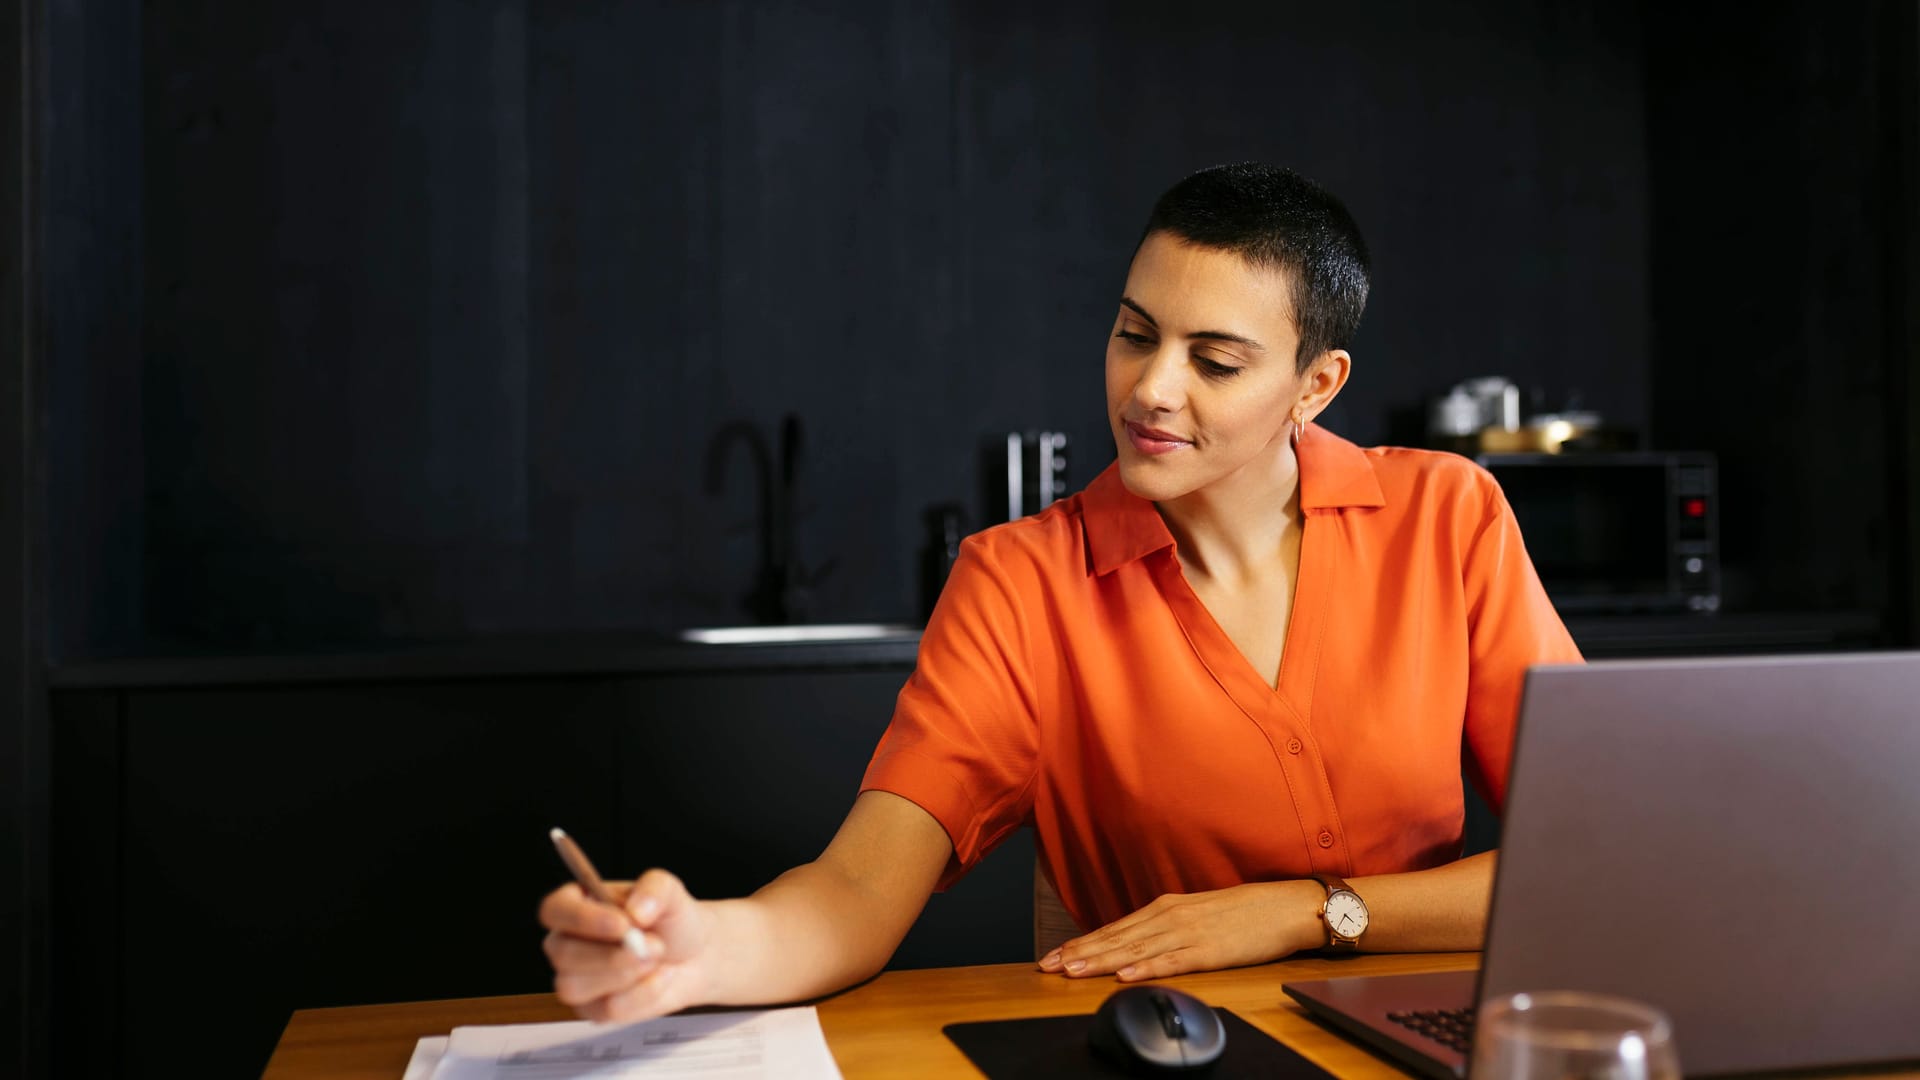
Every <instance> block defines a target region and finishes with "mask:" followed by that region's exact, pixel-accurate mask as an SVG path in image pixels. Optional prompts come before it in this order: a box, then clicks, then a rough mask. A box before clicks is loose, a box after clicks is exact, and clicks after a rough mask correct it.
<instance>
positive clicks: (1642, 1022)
mask: <svg viewBox="0 0 1920 1080" xmlns="http://www.w3.org/2000/svg"><path fill="white" fill-rule="evenodd" d="M1470 1077H1471V1080H1680V1061H1679V1057H1678V1056H1677V1054H1676V1052H1675V1050H1674V1046H1673V1025H1672V1024H1671V1023H1669V1022H1668V1020H1667V1018H1666V1016H1665V1015H1664V1014H1663V1013H1661V1012H1660V1011H1659V1010H1658V1009H1655V1008H1652V1007H1651V1006H1647V1005H1642V1004H1640V1003H1639V1002H1637V1001H1629V1000H1627V999H1626V998H1620V997H1612V996H1609V995H1606V994H1590V993H1585V992H1582V991H1575V990H1548V991H1541V992H1538V993H1527V994H1508V995H1506V996H1504V997H1498V998H1494V999H1492V1000H1490V1001H1486V1002H1483V1003H1482V1004H1481V1006H1480V1009H1479V1010H1478V1014H1477V1016H1476V1018H1475V1022H1474V1035H1473V1058H1472V1069H1471V1072H1470Z"/></svg>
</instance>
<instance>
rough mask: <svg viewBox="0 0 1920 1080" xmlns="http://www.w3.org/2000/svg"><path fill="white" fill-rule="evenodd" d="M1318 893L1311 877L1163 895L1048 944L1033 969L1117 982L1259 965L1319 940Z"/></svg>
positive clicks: (1319, 889)
mask: <svg viewBox="0 0 1920 1080" xmlns="http://www.w3.org/2000/svg"><path fill="white" fill-rule="evenodd" d="M1325 897H1326V890H1325V889H1324V888H1323V887H1321V886H1320V885H1319V884H1318V883H1316V882H1313V881H1272V882H1257V883H1254V884H1251V885H1235V886H1234V887H1232V888H1230V889H1216V890H1215V891H1213V892H1203V893H1186V894H1173V893H1169V894H1168V895H1165V896H1162V897H1160V898H1159V899H1158V900H1155V901H1154V902H1153V903H1151V904H1148V905H1147V906H1146V907H1143V908H1141V909H1140V910H1139V911H1136V912H1134V913H1133V914H1131V915H1128V916H1126V917H1125V918H1122V919H1118V920H1116V921H1114V922H1111V923H1108V924H1107V925H1106V926H1103V927H1101V928H1100V929H1098V930H1095V931H1094V932H1093V933H1091V934H1085V935H1082V936H1080V937H1077V938H1074V939H1073V940H1072V941H1069V942H1067V943H1066V944H1064V945H1062V946H1060V947H1059V948H1057V949H1055V950H1053V951H1052V952H1050V953H1048V954H1047V955H1046V957H1045V958H1043V959H1042V960H1041V961H1040V970H1042V971H1050V972H1061V973H1064V974H1066V975H1070V976H1073V977H1075V978H1080V977H1084V976H1088V975H1109V974H1118V975H1119V977H1120V981H1121V982H1137V981H1139V980H1141V979H1157V978H1161V977H1163V976H1167V975H1179V974H1182V973H1185V972H1189V971H1212V970H1214V969H1217V968H1229V967H1242V966H1244V965H1247V964H1263V963H1266V962H1267V961H1269V960H1278V959H1279V958H1281V957H1283V956H1287V955H1289V954H1291V953H1295V952H1298V951H1300V950H1301V949H1312V948H1317V947H1319V946H1320V945H1321V944H1322V943H1323V942H1324V940H1325V937H1326V931H1325V930H1324V929H1323V928H1322V927H1321V924H1320V916H1319V911H1320V901H1321V900H1323V899H1325Z"/></svg>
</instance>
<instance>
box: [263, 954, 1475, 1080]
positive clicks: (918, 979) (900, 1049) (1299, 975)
mask: <svg viewBox="0 0 1920 1080" xmlns="http://www.w3.org/2000/svg"><path fill="white" fill-rule="evenodd" d="M1479 962H1480V954H1479V953H1440V954H1433V955H1425V956H1354V957H1344V958H1341V959H1338V960H1326V959H1319V958H1313V959H1303V960H1288V961H1283V962H1281V963H1277V964H1265V965H1262V966H1260V967H1252V968H1236V969H1234V970H1232V971H1211V972H1206V973H1203V974H1199V975H1182V976H1179V977H1177V978H1173V979H1167V980H1165V982H1166V984H1167V985H1169V986H1177V987H1179V988H1180V989H1182V990H1185V991H1187V992H1189V993H1191V994H1194V995H1195V996H1197V997H1199V998H1200V999H1201V1000H1202V1001H1205V1002H1206V1003H1207V1004H1209V1005H1223V1006H1225V1007H1227V1008H1229V1009H1232V1010H1233V1011H1234V1012H1236V1013H1238V1014H1239V1015H1240V1016H1241V1018H1242V1019H1244V1020H1246V1021H1247V1022H1248V1023H1250V1024H1252V1025H1253V1026H1255V1027H1257V1028H1260V1029H1261V1030H1262V1031H1265V1032H1267V1033H1268V1034H1270V1035H1272V1036H1274V1037H1275V1038H1277V1039H1279V1040H1281V1041H1282V1042H1284V1043H1286V1044H1287V1045H1289V1046H1291V1047H1293V1048H1294V1049H1296V1050H1298V1051H1299V1052H1300V1053H1302V1054H1304V1055H1306V1056H1307V1057H1308V1058H1311V1059H1312V1060H1313V1061H1315V1062H1316V1063H1318V1064H1319V1065H1321V1066H1322V1067H1323V1068H1326V1069H1327V1070H1328V1071H1330V1072H1332V1073H1334V1074H1335V1075H1337V1076H1343V1077H1356V1078H1370V1077H1394V1078H1398V1077H1402V1076H1404V1075H1405V1074H1404V1073H1401V1072H1400V1071H1399V1070H1397V1069H1395V1068H1394V1067H1393V1066H1391V1065H1389V1064H1387V1063H1386V1062H1384V1061H1382V1060H1381V1059H1380V1058H1377V1057H1375V1056H1373V1055H1372V1054H1370V1053H1368V1052H1367V1051H1365V1050H1361V1049H1359V1048H1358V1047H1356V1046H1354V1045H1353V1044H1351V1043H1349V1042H1347V1041H1346V1040H1345V1039H1342V1038H1341V1037H1340V1036H1338V1035H1334V1034H1332V1033H1331V1032H1328V1031H1327V1030H1326V1029H1324V1028H1322V1027H1320V1026H1319V1025H1318V1024H1315V1023H1314V1022H1313V1021H1311V1020H1308V1019H1307V1018H1306V1017H1305V1016H1304V1015H1302V1013H1301V1012H1300V1010H1299V1008H1298V1007H1297V1006H1295V1005H1294V1004H1293V999H1291V998H1289V997H1287V996H1286V995H1285V994H1283V993H1281V992H1280V984H1281V983H1283V982H1288V981H1291V980H1298V979H1320V978H1327V977H1330V976H1335V975H1376V974H1387V973H1391V972H1402V971H1456V970H1459V969H1462V968H1472V967H1475V966H1477V965H1478V964H1479ZM1118 985H1119V984H1118V983H1116V982H1115V981H1114V980H1113V979H1110V978H1106V979H1086V980H1072V979H1066V978H1062V977H1061V976H1058V975H1043V974H1041V973H1040V972H1039V971H1038V970H1036V969H1035V968H1034V967H1033V965H1031V964H995V965H990V966H983V967H964V968H926V969H921V970H917V971H889V972H886V973H884V974H882V975H880V976H879V977H878V978H876V979H874V980H872V981H871V982H867V983H864V984H862V985H860V986H857V987H855V988H853V989H852V990H848V991H845V992H843V993H840V994H835V995H834V996H832V997H830V998H826V999H824V1000H822V1001H820V1002H818V1003H817V1004H818V1006H819V1009H820V1026H821V1027H822V1028H823V1029H824V1030H825V1032H826V1036H827V1045H828V1046H829V1047H830V1048H832V1050H833V1056H834V1058H835V1060H837V1061H838V1062H839V1063H840V1071H841V1072H842V1073H844V1074H845V1075H846V1076H847V1078H848V1080H866V1078H869V1077H875V1078H877V1077H915V1078H920V1077H925V1078H929V1080H933V1078H939V1077H969V1078H974V1077H978V1076H979V1075H980V1073H979V1071H978V1070H976V1069H974V1067H973V1066H972V1064H971V1063H969V1062H968V1061H967V1058H966V1055H964V1054H962V1053H961V1052H960V1051H959V1049H958V1048H957V1047H955V1046H954V1045H953V1044H952V1043H951V1042H948V1041H947V1037H946V1036H945V1035H943V1034H941V1033H940V1028H941V1027H942V1026H943V1025H946V1024H951V1023H956V1022H961V1021H967V1020H1006V1019H1012V1018H1015V1017H1023V1016H1059V1015H1064V1014H1068V1013H1090V1012H1093V1011H1094V1010H1095V1009H1097V1008H1099V1007H1100V1002H1102V1001H1103V1000H1105V999H1106V996H1107V995H1108V994H1110V993H1112V992H1113V991H1114V990H1115V989H1116V988H1117V987H1118ZM571 1019H573V1014H572V1012H571V1011H569V1010H568V1009H567V1008H565V1007H564V1006H562V1005H560V1004H559V1003H558V1002H557V1001H555V1000H554V999H553V997H552V996H551V995H548V994H526V995H522V996H519V997H496V998H462V999H456V1000H452V1001H421V1002H413V1003H410V1004H404V1005H362V1006H354V1007H350V1008H339V1009H302V1010H300V1011H299V1012H296V1013H294V1014H293V1019H291V1020H290V1021H288V1023H287V1029H286V1031H284V1032H283V1033H281V1036H280V1044H279V1046H277V1047H276V1048H275V1049H274V1052H273V1059H272V1060H271V1061H269V1062H268V1063H267V1071H266V1073H265V1074H264V1077H263V1080H321V1078H325V1080H361V1078H365V1080H400V1074H401V1073H402V1072H403V1071H405V1069H406V1065H407V1059H408V1058H409V1057H410V1056H412V1054H413V1045H414V1043H415V1042H416V1041H418V1040H419V1039H420V1037H421V1036H423V1035H444V1034H446V1033H447V1032H448V1031H450V1030H452V1029H453V1028H454V1027H456V1026H459V1025H463V1024H514V1023H526V1022H530V1021H540V1020H571Z"/></svg>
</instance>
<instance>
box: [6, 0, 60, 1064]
mask: <svg viewBox="0 0 1920 1080" xmlns="http://www.w3.org/2000/svg"><path fill="white" fill-rule="evenodd" d="M40 34H41V24H40V11H39V6H38V5H37V4H34V3H30V2H24V0H18V2H16V0H6V2H0V87H4V88H5V89H4V90H0V1075H7V1076H35V1075H40V1073H41V1070H42V1069H43V1068H44V1065H45V1062H46V1053H47V1041H46V1027H45V1021H46V1016H47V1008H48V1002H47V995H46V993H45V988H46V986H47V985H48V983H47V972H48V955H47V933H46V931H47V926H48V915H47V898H48V875H47V821H48V817H47V814H48V799H49V792H48V785H47V760H48V747H47V698H46V689H45V677H44V666H43V661H44V649H45V645H46V641H45V634H44V628H45V626H46V618H45V616H46V609H45V606H44V604H45V599H44V598H45V595H46V589H45V579H44V577H43V575H42V573H41V567H42V565H43V562H42V560H43V558H44V555H45V551H44V546H45V537H46V514H45V506H46V487H45V483H44V471H43V468H44V462H45V450H44V447H45V433H44V431H43V429H42V422H43V410H42V408H41V402H42V400H43V398H42V393H41V389H40V377H41V372H42V367H41V349H40V325H41V319H40V317H39V315H40V312H39V302H40V293H39V289H38V287H37V281H38V275H37V270H38V263H39V257H40V245H39V242H38V222H39V218H38V215H37V213H36V209H37V207H38V205H39V204H38V198H39V195H38V188H39V178H38V177H37V176H36V175H35V167H36V163H37V160H38V158H37V155H36V154H35V152H34V138H35V133H36V126H35V119H34V118H35V116H36V113H35V111H34V110H30V109H27V108H24V107H22V106H23V104H24V103H25V102H26V101H28V100H31V99H32V98H33V97H34V95H36V94H37V93H38V92H39V90H40V88H41V85H42V84H41V81H40V80H41V78H42V74H43V70H44V69H43V66H42V64H43V59H44V57H43V53H42V50H41V47H40V41H41V37H40Z"/></svg>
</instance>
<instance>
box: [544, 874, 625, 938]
mask: <svg viewBox="0 0 1920 1080" xmlns="http://www.w3.org/2000/svg"><path fill="white" fill-rule="evenodd" d="M607 888H608V889H609V890H610V891H611V892H612V893H613V894H614V896H616V897H624V896H625V895H626V891H627V890H628V889H629V888H631V886H629V885H628V884H627V883H625V882H614V883H613V884H611V885H609V886H607ZM540 925H542V926H544V927H546V928H547V929H549V930H553V931H556V932H558V933H562V934H572V935H573V936H574V937H578V938H586V939H587V940H589V941H619V940H621V938H622V937H624V936H625V935H626V932H627V929H628V927H630V926H632V925H633V924H632V923H631V922H629V921H628V919H627V917H626V916H625V915H623V914H622V913H621V910H620V909H619V908H617V907H613V906H612V905H609V904H603V903H601V902H599V901H598V900H595V899H593V898H591V897H589V896H588V895H587V894H586V893H585V892H584V891H582V890H581V888H580V886H578V885H575V884H571V883H569V884H566V885H562V886H560V887H559V888H557V889H555V890H553V891H552V892H550V893H548V894H547V896H546V899H544V900H542V901H541V902H540Z"/></svg>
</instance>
